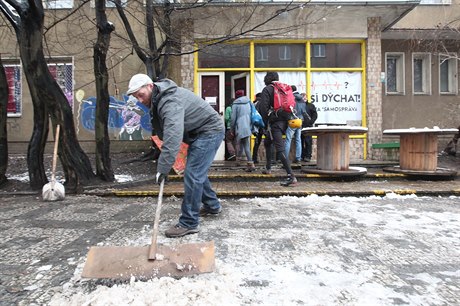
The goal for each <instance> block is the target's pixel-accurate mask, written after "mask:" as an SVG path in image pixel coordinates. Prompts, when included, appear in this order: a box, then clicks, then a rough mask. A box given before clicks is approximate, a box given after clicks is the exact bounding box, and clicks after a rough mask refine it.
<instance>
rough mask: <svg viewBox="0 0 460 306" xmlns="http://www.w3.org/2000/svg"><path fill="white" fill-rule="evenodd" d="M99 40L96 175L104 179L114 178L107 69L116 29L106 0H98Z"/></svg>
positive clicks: (96, 55) (95, 56)
mask: <svg viewBox="0 0 460 306" xmlns="http://www.w3.org/2000/svg"><path fill="white" fill-rule="evenodd" d="M95 6H96V22H97V29H98V33H97V41H96V43H95V44H94V75H95V77H96V92H97V102H96V119H95V120H96V122H95V126H96V175H97V176H98V177H100V178H101V179H103V180H104V181H110V182H112V181H113V180H114V175H113V170H112V162H111V159H110V138H109V130H108V124H107V121H108V118H109V105H110V96H109V89H108V88H109V86H108V79H109V74H108V71H107V65H106V60H107V52H108V49H109V45H110V34H111V33H112V31H113V30H114V27H113V25H112V24H110V23H109V22H107V16H106V14H105V0H96V2H95Z"/></svg>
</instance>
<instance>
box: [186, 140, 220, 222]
mask: <svg viewBox="0 0 460 306" xmlns="http://www.w3.org/2000/svg"><path fill="white" fill-rule="evenodd" d="M223 140H224V131H222V132H220V133H215V134H201V135H198V137H197V138H196V139H195V140H194V141H193V142H192V143H190V144H189V147H188V152H187V164H186V166H185V172H184V199H183V201H182V207H181V211H182V214H181V216H180V218H179V224H180V225H181V226H182V227H186V228H196V227H197V226H198V225H199V223H200V208H201V203H203V205H205V206H206V207H207V208H209V209H212V210H215V209H219V208H220V201H219V199H218V198H217V195H216V193H215V191H214V190H212V187H211V183H210V182H209V178H208V171H209V168H210V167H211V164H212V162H213V160H214V157H215V155H216V152H217V150H218V149H219V146H220V145H221V144H222V141H223Z"/></svg>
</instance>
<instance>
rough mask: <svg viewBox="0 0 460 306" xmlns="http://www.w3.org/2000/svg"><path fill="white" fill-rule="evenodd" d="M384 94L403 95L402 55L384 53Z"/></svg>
mask: <svg viewBox="0 0 460 306" xmlns="http://www.w3.org/2000/svg"><path fill="white" fill-rule="evenodd" d="M385 69H386V70H385V75H386V82H385V84H386V93H387V94H400V95H401V94H404V93H405V87H404V53H402V52H397V53H385Z"/></svg>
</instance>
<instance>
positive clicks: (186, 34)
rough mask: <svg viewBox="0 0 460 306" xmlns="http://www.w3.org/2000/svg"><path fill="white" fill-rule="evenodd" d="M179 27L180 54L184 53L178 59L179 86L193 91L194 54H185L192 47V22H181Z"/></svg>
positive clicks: (188, 20)
mask: <svg viewBox="0 0 460 306" xmlns="http://www.w3.org/2000/svg"><path fill="white" fill-rule="evenodd" d="M181 26H182V35H181V52H182V53H184V55H182V56H181V57H180V66H181V86H182V87H184V88H188V89H190V90H191V91H193V71H194V61H193V58H194V54H193V53H190V54H185V53H186V52H190V51H192V50H193V46H194V37H193V26H194V25H193V20H191V19H187V20H183V21H182V22H181ZM197 64H198V63H197Z"/></svg>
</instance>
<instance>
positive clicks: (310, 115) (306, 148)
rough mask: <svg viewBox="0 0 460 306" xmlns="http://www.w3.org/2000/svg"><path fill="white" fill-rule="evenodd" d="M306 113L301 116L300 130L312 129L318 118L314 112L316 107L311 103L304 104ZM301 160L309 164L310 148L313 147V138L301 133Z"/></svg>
mask: <svg viewBox="0 0 460 306" xmlns="http://www.w3.org/2000/svg"><path fill="white" fill-rule="evenodd" d="M306 103H307V104H306V111H305V113H303V114H302V116H303V120H302V128H304V127H312V126H313V124H314V123H315V121H316V119H317V118H318V113H317V112H316V106H315V105H314V104H313V103H310V102H306ZM301 140H302V160H303V161H304V162H309V161H310V160H311V154H312V146H313V137H312V136H311V135H307V134H305V133H302V135H301Z"/></svg>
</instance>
